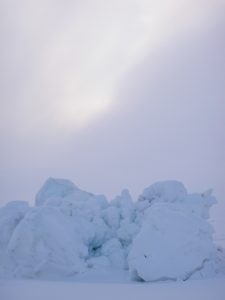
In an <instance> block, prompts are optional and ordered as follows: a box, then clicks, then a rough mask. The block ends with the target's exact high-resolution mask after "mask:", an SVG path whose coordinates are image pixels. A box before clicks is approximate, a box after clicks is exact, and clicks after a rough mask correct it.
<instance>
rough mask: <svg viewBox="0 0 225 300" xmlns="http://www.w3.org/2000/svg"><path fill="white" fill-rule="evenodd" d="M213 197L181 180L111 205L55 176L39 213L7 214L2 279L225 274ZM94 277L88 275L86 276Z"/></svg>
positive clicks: (13, 206) (23, 207)
mask: <svg viewBox="0 0 225 300" xmlns="http://www.w3.org/2000/svg"><path fill="white" fill-rule="evenodd" d="M214 203H216V200H215V198H214V197H213V196H212V195H211V191H207V192H205V193H203V194H188V193H187V191H186V189H185V187H184V186H183V184H181V183H179V182H176V181H167V182H159V183H155V184H153V185H151V186H150V187H148V188H146V189H145V190H144V191H143V193H142V194H141V196H140V197H139V199H138V201H137V202H134V201H133V200H132V198H131V196H130V194H129V191H127V190H123V191H122V193H121V195H119V196H117V197H116V198H115V199H114V200H112V201H110V202H108V201H107V199H106V198H105V197H104V196H102V195H94V194H92V193H88V192H85V191H83V190H81V189H79V188H78V187H77V186H75V185H74V184H73V183H72V182H70V181H68V180H65V179H53V178H50V179H48V180H47V181H46V183H45V184H44V185H43V187H42V188H41V189H40V191H39V192H38V194H37V196H36V199H35V207H28V205H27V204H26V203H25V202H11V203H9V204H7V205H6V206H5V207H3V208H1V209H0V232H1V236H0V257H1V258H0V276H1V277H3V278H12V277H16V278H42V279H71V278H73V279H75V280H79V278H82V276H83V277H84V278H85V276H87V274H100V273H103V274H104V272H105V274H109V273H110V272H111V273H117V272H120V274H122V272H125V273H126V274H127V273H128V272H129V274H130V277H131V278H132V279H134V280H143V281H162V280H187V279H189V278H199V277H210V276H215V275H218V274H219V275H222V274H224V273H223V272H224V270H225V266H224V262H225V259H224V250H223V248H222V247H216V246H215V245H214V243H213V239H212V234H213V228H212V226H211V225H210V224H209V222H208V218H209V208H210V206H211V205H212V204H214ZM85 274H86V275H85Z"/></svg>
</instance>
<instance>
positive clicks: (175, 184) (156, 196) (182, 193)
mask: <svg viewBox="0 0 225 300" xmlns="http://www.w3.org/2000/svg"><path fill="white" fill-rule="evenodd" d="M186 195H187V191H186V189H185V187H184V185H183V184H182V183H181V182H179V181H175V180H170V181H162V182H156V183H154V184H152V185H150V186H149V187H148V188H146V189H144V191H143V193H142V195H141V196H140V197H139V201H146V202H148V203H149V204H153V203H154V202H157V203H159V202H169V203H173V202H177V201H179V202H180V201H182V200H183V199H184V198H185V197H186Z"/></svg>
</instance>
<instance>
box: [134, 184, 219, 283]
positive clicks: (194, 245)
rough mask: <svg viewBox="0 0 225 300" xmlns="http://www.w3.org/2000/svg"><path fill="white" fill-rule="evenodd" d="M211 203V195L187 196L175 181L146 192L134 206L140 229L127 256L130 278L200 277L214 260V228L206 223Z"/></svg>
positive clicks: (150, 279) (147, 279) (184, 278)
mask: <svg viewBox="0 0 225 300" xmlns="http://www.w3.org/2000/svg"><path fill="white" fill-rule="evenodd" d="M143 202H145V205H142V204H143ZM147 203H149V204H148V205H147ZM213 203H215V199H214V198H213V197H212V196H211V194H210V193H205V194H201V195H200V194H191V195H188V194H187V192H186V190H185V188H184V187H183V185H182V184H180V183H178V182H171V181H170V182H162V183H157V184H154V185H152V186H150V188H148V189H145V190H144V193H143V194H142V196H141V197H140V200H139V203H138V205H137V208H138V209H139V210H140V207H141V208H142V223H141V224H142V225H141V230H140V233H139V234H138V235H137V236H136V237H135V238H134V240H133V243H132V248H131V251H130V253H129V267H130V272H131V275H132V277H133V278H136V279H141V280H144V281H161V280H179V279H182V280H187V279H189V278H190V277H192V276H195V277H200V276H201V275H200V274H203V273H204V270H205V269H207V265H209V264H210V262H212V260H213V259H215V253H216V251H215V246H214V244H213V240H212V233H213V228H212V227H211V225H210V224H209V223H208V222H207V220H206V219H207V218H208V209H209V207H210V206H211V205H212V204H213ZM140 204H141V205H142V206H140ZM143 207H144V210H143ZM208 269H209V268H208ZM211 271H212V269H211Z"/></svg>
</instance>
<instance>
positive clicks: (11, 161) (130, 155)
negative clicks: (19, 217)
mask: <svg viewBox="0 0 225 300" xmlns="http://www.w3.org/2000/svg"><path fill="white" fill-rule="evenodd" d="M224 11H225V1H224V0H220V1H219V0H211V1H210V0H204V1H203V0H157V1H156V0H113V1H111V0H108V1H103V0H102V1H100V0H82V1H81V0H77V1H76V0H73V1H72V0H57V1H53V0H38V1H36V0H32V1H30V0H29V1H28V0H1V1H0V22H1V26H0V34H1V48H0V93H1V100H0V101H1V112H0V114H1V115H0V139H1V148H0V166H1V168H0V190H1V199H0V203H1V204H4V203H6V202H8V201H10V200H26V201H29V202H30V203H33V200H34V195H35V193H36V192H37V190H38V189H39V188H40V186H41V185H42V184H43V182H44V181H45V180H46V179H47V178H48V177H49V176H52V177H60V178H68V179H71V180H72V181H74V183H75V184H77V185H78V186H79V187H81V188H82V189H85V190H88V191H91V192H94V193H104V194H106V196H107V197H108V198H112V197H113V196H115V195H116V194H118V193H119V192H120V190H121V189H122V188H124V187H126V188H128V189H129V190H130V191H131V193H132V195H133V196H134V198H136V197H137V196H138V194H140V193H141V191H142V190H143V188H144V187H146V186H148V185H150V184H151V183H153V182H155V181H158V180H167V179H177V180H180V181H183V182H184V184H185V185H186V187H187V188H188V189H189V190H190V191H191V192H195V191H196V192H202V191H204V190H206V189H208V188H211V187H212V188H214V191H215V195H216V196H217V198H218V200H219V205H218V206H217V208H215V209H214V212H213V218H214V219H216V226H217V228H219V230H221V232H222V231H223V229H222V226H223V224H224V223H223V221H222V220H223V218H224V214H225V204H224V202H225V184H224V180H225V168H224V167H225V166H224V153H225V129H224V128H225V126H224V125H225V124H224V122H225V121H224V120H225V84H224V81H225V58H224V53H225V22H224V19H225V18H224V15H225V14H224ZM224 228H225V226H224Z"/></svg>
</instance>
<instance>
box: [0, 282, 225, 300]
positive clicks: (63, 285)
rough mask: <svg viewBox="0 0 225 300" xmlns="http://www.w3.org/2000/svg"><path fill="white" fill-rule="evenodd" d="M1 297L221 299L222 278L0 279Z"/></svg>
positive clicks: (224, 294)
mask: <svg viewBox="0 0 225 300" xmlns="http://www.w3.org/2000/svg"><path fill="white" fill-rule="evenodd" d="M0 299H1V300H72V299H73V300H75V299H76V300H78V299H79V300H86V299H88V300H90V299H92V300H94V299H96V300H101V299H104V300H111V299H113V300H120V299H123V300H126V299H127V300H133V299H135V300H145V299H152V300H163V299H169V300H170V299H171V300H195V299H196V300H224V299H225V278H220V279H206V280H191V281H186V282H170V283H169V282H167V283H84V282H62V281H37V280H13V281H0Z"/></svg>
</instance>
